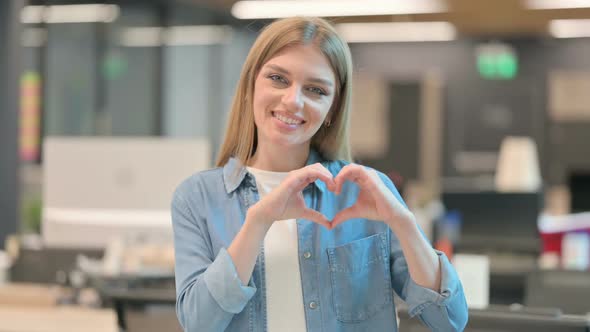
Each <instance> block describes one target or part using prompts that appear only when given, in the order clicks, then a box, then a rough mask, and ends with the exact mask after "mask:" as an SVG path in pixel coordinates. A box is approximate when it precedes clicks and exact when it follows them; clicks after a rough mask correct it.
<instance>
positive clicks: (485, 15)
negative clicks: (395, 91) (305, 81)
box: [182, 0, 590, 37]
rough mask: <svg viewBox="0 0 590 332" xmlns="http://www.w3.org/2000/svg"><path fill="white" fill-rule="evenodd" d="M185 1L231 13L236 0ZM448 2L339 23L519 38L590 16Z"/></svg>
mask: <svg viewBox="0 0 590 332" xmlns="http://www.w3.org/2000/svg"><path fill="white" fill-rule="evenodd" d="M359 1H362V0H359ZM405 1H411V0H405ZM555 1H556V2H559V1H560V0H555ZM182 2H185V3H188V2H190V3H193V4H200V5H205V6H207V7H211V8H213V9H217V10H222V11H227V12H229V11H230V9H231V7H232V5H233V4H234V3H235V2H237V0H183V1H182ZM447 3H448V7H449V11H448V12H446V13H440V14H420V15H401V16H400V15H385V16H358V17H342V18H338V22H341V23H344V22H405V21H448V22H451V23H453V24H454V25H455V27H456V28H457V31H458V32H459V34H460V35H463V36H490V37H491V36H494V37H498V36H514V37H520V36H543V35H547V26H548V23H549V21H550V20H552V19H574V18H575V19H580V18H590V8H583V9H558V10H527V9H526V8H525V7H524V5H523V2H522V1H521V0H447Z"/></svg>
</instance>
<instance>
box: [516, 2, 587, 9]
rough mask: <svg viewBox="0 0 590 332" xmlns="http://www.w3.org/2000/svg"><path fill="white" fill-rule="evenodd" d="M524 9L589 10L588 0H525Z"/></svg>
mask: <svg viewBox="0 0 590 332" xmlns="http://www.w3.org/2000/svg"><path fill="white" fill-rule="evenodd" d="M525 7H526V8H528V9H568V8H590V1H589V0H567V1H557V0H526V1H525Z"/></svg>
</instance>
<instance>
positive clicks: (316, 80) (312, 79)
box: [266, 64, 334, 87]
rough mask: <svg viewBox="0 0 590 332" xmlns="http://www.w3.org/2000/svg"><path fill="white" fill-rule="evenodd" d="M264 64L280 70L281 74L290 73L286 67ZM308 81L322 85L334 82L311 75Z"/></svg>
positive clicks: (329, 84) (331, 84) (330, 85)
mask: <svg viewBox="0 0 590 332" xmlns="http://www.w3.org/2000/svg"><path fill="white" fill-rule="evenodd" d="M266 66H267V67H269V68H271V69H273V70H276V71H278V72H281V73H283V74H286V75H291V73H290V72H289V71H288V70H287V69H285V68H283V67H281V66H279V65H275V64H268V65H266ZM309 81H312V82H316V83H320V84H324V85H327V86H329V87H332V86H333V85H334V83H332V81H330V80H326V79H323V78H319V77H311V78H309Z"/></svg>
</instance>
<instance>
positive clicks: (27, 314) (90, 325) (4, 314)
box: [0, 306, 118, 332]
mask: <svg viewBox="0 0 590 332" xmlns="http://www.w3.org/2000/svg"><path fill="white" fill-rule="evenodd" d="M0 322H2V323H1V324H0V332H80V331H84V332H118V327H117V318H116V316H115V312H114V311H113V310H108V309H87V308H80V307H69V306H56V307H31V306H22V307H18V306H10V307H6V306H0Z"/></svg>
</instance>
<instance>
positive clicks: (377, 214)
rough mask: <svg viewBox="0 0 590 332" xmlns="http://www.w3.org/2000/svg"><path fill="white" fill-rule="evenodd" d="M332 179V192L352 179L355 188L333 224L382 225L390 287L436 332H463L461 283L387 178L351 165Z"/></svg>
mask: <svg viewBox="0 0 590 332" xmlns="http://www.w3.org/2000/svg"><path fill="white" fill-rule="evenodd" d="M334 181H335V183H336V187H337V190H336V192H337V193H339V192H340V190H341V188H342V184H343V183H344V182H345V181H352V182H354V183H356V184H357V185H358V186H359V188H360V191H359V194H358V197H357V201H356V203H355V204H353V205H352V206H351V207H348V208H346V209H344V210H342V211H340V212H339V213H338V214H337V215H336V216H335V217H334V221H333V222H332V224H333V227H336V226H337V225H338V224H340V223H342V222H346V220H348V219H352V218H365V219H369V220H380V221H383V222H384V223H385V224H387V226H388V227H389V229H390V230H391V239H392V240H391V256H392V257H391V275H392V285H393V288H394V289H395V291H396V292H397V293H398V294H399V295H400V296H401V298H402V299H403V300H405V301H406V302H407V303H408V307H409V309H410V310H409V311H410V315H411V316H414V315H419V316H420V318H421V319H422V320H423V321H424V322H425V323H426V324H427V325H428V326H429V327H431V329H433V330H435V331H462V330H463V328H464V327H465V325H466V324H467V313H468V312H467V304H466V301H465V296H464V294H463V288H462V286H461V282H460V280H459V278H458V276H457V274H456V272H455V270H454V269H453V267H452V265H451V264H450V263H449V261H448V260H447V259H446V257H444V255H443V254H442V253H438V252H436V251H435V250H434V249H432V247H431V246H430V244H429V243H428V241H427V240H426V238H425V237H424V235H423V234H422V232H421V230H420V228H419V227H418V225H417V224H416V222H415V220H414V216H413V214H412V213H411V212H410V211H409V210H408V208H407V207H406V205H405V203H404V202H403V200H402V198H401V196H400V195H399V192H398V191H397V189H396V188H395V186H394V185H393V183H392V182H391V180H390V179H389V178H387V177H386V176H385V175H384V174H382V173H378V172H377V171H375V170H373V169H369V168H366V167H364V166H361V165H356V164H350V165H347V166H345V167H343V168H342V170H341V171H340V173H338V175H337V176H336V178H335V180H334Z"/></svg>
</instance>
